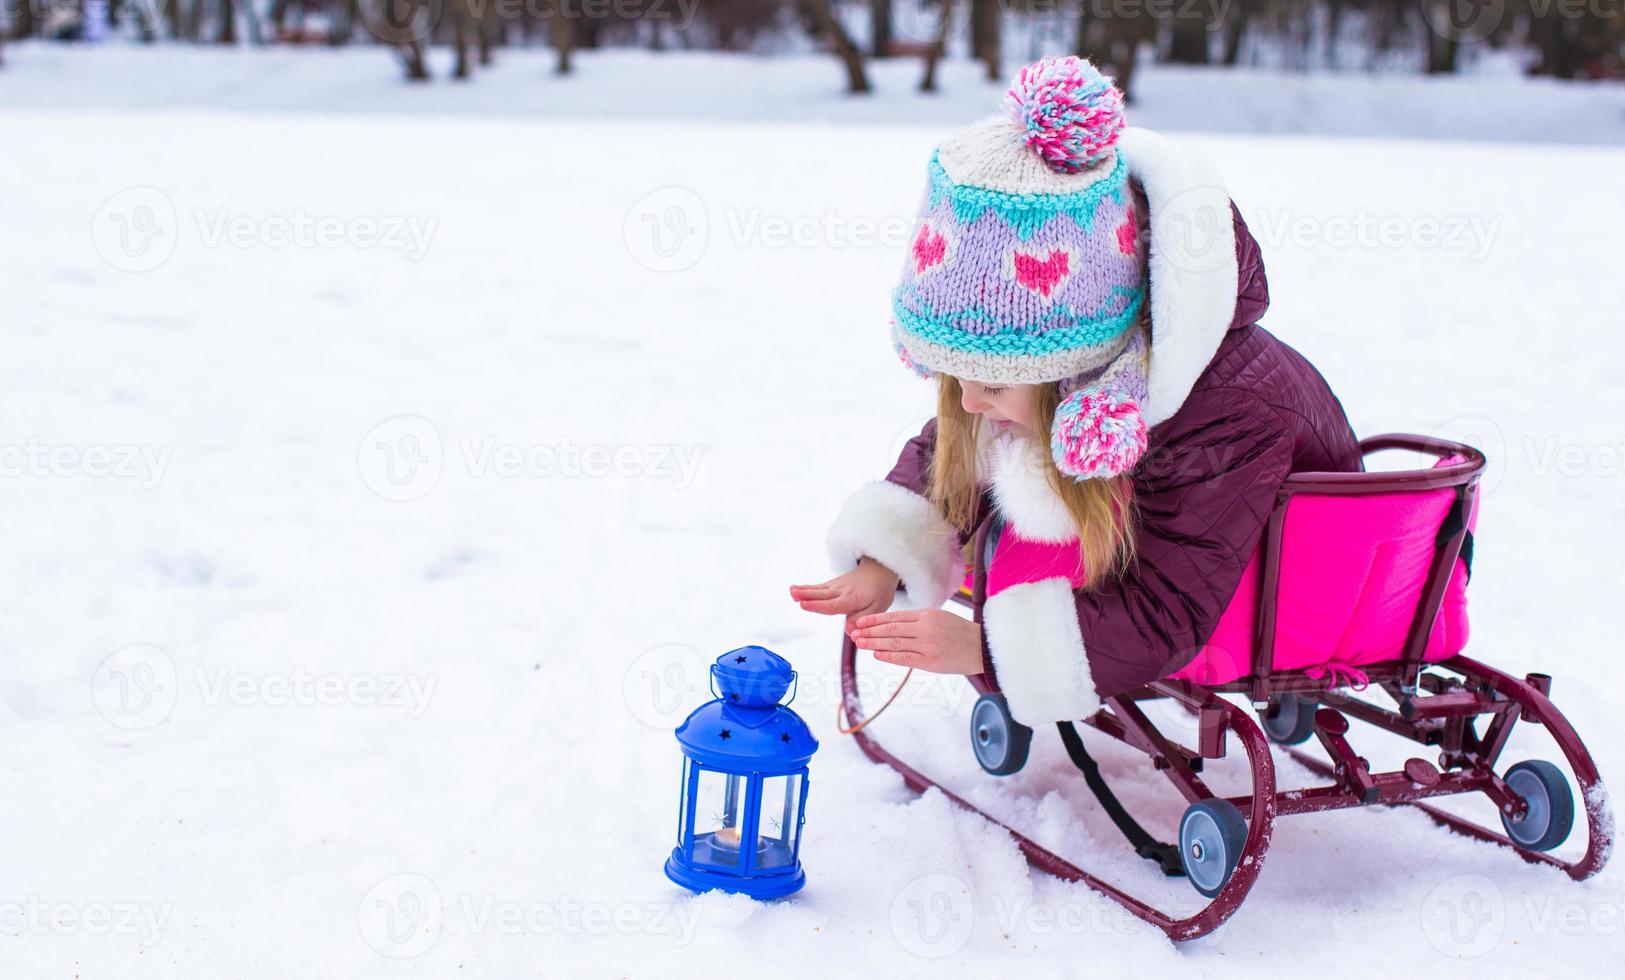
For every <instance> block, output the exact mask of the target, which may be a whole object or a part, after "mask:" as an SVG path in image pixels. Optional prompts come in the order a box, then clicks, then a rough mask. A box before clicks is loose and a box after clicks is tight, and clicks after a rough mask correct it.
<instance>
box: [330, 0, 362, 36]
mask: <svg viewBox="0 0 1625 980" xmlns="http://www.w3.org/2000/svg"><path fill="white" fill-rule="evenodd" d="M355 15H356V0H332V2H331V5H330V6H329V7H328V13H327V43H328V46H329V47H334V48H338V47H343V46H344V45H346V44H349V43H350V35H351V34H352V33H353V32H354V31H355Z"/></svg>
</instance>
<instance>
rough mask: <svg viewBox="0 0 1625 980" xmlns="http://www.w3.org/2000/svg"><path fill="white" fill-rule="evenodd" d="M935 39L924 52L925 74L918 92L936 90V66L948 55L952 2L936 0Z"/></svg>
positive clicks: (952, 12)
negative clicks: (936, 20)
mask: <svg viewBox="0 0 1625 980" xmlns="http://www.w3.org/2000/svg"><path fill="white" fill-rule="evenodd" d="M938 11H939V13H938V16H939V18H940V20H939V21H938V23H937V37H936V40H934V41H932V42H931V47H929V48H927V49H926V52H925V74H923V75H921V76H920V91H921V92H935V91H936V90H937V64H938V62H940V61H942V58H943V56H944V55H945V54H947V53H948V35H949V34H950V33H951V32H952V30H953V26H952V25H953V21H954V0H938Z"/></svg>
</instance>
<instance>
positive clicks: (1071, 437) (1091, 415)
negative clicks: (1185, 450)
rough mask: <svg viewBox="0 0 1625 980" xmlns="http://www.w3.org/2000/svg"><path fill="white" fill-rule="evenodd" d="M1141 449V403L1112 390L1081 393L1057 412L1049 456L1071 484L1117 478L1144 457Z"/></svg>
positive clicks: (1100, 388) (1098, 387) (1143, 435)
mask: <svg viewBox="0 0 1625 980" xmlns="http://www.w3.org/2000/svg"><path fill="white" fill-rule="evenodd" d="M1145 446H1146V425H1145V416H1144V415H1142V414H1140V406H1139V403H1138V402H1136V401H1135V400H1134V399H1133V398H1131V397H1129V396H1127V395H1125V394H1123V393H1122V392H1121V391H1119V390H1116V389H1115V388H1111V387H1104V386H1101V385H1090V386H1089V387H1087V388H1079V389H1078V390H1077V391H1074V392H1073V393H1072V394H1070V395H1068V396H1067V397H1066V400H1064V401H1062V402H1061V404H1060V405H1059V406H1057V407H1056V409H1055V426H1054V428H1052V429H1051V430H1050V453H1051V454H1052V455H1053V456H1054V457H1055V465H1056V467H1057V468H1059V469H1060V471H1061V472H1062V473H1065V474H1066V475H1067V476H1070V477H1072V478H1073V479H1075V480H1092V479H1096V478H1100V477H1113V476H1121V475H1122V474H1124V473H1127V472H1128V471H1129V470H1131V469H1133V468H1134V464H1135V463H1138V462H1139V461H1140V457H1141V456H1143V455H1145Z"/></svg>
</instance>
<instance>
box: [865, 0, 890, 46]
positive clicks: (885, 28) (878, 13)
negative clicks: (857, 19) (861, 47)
mask: <svg viewBox="0 0 1625 980" xmlns="http://www.w3.org/2000/svg"><path fill="white" fill-rule="evenodd" d="M891 4H892V0H869V57H871V58H884V57H886V55H887V53H888V49H890V48H891V35H892V30H891V16H892V10H891Z"/></svg>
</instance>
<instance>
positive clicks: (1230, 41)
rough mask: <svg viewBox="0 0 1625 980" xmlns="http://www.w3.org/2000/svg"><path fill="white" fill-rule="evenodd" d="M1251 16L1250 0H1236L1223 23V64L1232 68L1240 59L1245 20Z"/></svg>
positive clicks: (1251, 6) (1245, 27) (1245, 31)
mask: <svg viewBox="0 0 1625 980" xmlns="http://www.w3.org/2000/svg"><path fill="white" fill-rule="evenodd" d="M1252 16H1253V4H1252V0H1236V3H1235V4H1233V5H1232V6H1231V8H1230V17H1229V19H1228V20H1227V21H1226V22H1225V24H1224V65H1225V67H1226V68H1234V67H1235V66H1236V64H1237V63H1238V62H1240V61H1241V42H1242V41H1243V40H1245V39H1246V36H1247V22H1248V21H1249V20H1250V19H1251V18H1252Z"/></svg>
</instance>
